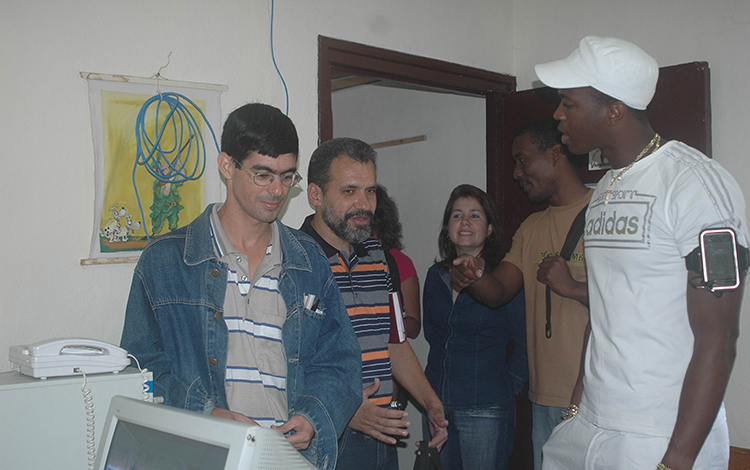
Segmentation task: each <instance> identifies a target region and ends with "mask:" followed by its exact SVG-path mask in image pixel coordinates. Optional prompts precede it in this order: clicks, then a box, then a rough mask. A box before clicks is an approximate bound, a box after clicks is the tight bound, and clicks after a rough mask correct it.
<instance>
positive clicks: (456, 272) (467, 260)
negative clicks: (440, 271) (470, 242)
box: [451, 254, 484, 291]
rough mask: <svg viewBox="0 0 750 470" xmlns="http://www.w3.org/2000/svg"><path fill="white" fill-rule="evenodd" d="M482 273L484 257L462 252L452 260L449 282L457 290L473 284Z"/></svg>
mask: <svg viewBox="0 0 750 470" xmlns="http://www.w3.org/2000/svg"><path fill="white" fill-rule="evenodd" d="M483 273H484V259H482V258H475V257H473V256H471V255H468V254H463V255H461V256H459V257H458V258H456V259H454V260H453V269H451V284H452V285H453V288H454V289H456V290H457V291H461V290H462V289H465V288H466V287H469V286H470V285H472V284H474V283H475V282H477V281H478V280H479V278H481V277H482V274H483Z"/></svg>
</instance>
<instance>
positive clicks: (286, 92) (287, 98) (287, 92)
mask: <svg viewBox="0 0 750 470" xmlns="http://www.w3.org/2000/svg"><path fill="white" fill-rule="evenodd" d="M275 3H276V2H275V1H274V0H271V60H273V66H274V67H276V73H278V74H279V78H280V79H281V83H282V84H283V85H284V96H285V98H286V112H285V113H284V114H286V115H287V116H289V89H288V88H287V87H286V81H285V80H284V76H283V75H281V71H280V70H279V66H278V65H276V55H275V54H274V52H273V10H274V4H275Z"/></svg>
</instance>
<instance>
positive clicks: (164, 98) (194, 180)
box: [81, 72, 227, 264]
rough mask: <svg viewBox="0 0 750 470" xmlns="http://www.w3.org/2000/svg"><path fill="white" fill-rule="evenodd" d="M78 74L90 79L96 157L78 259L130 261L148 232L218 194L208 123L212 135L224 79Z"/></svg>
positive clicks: (184, 220)
mask: <svg viewBox="0 0 750 470" xmlns="http://www.w3.org/2000/svg"><path fill="white" fill-rule="evenodd" d="M81 76H82V77H83V78H86V79H87V80H88V85H89V104H90V107H91V124H92V134H93V140H94V153H95V158H96V160H95V162H96V164H95V170H96V197H95V205H94V230H93V234H92V238H91V250H90V260H82V261H81V263H82V264H103V263H109V262H122V261H133V260H134V257H137V256H138V255H139V254H140V252H141V250H143V248H145V247H146V245H147V244H148V240H149V238H152V237H154V236H158V235H162V234H164V233H167V232H169V231H171V230H174V229H176V228H178V227H183V226H185V225H187V224H189V223H190V222H191V221H192V220H193V219H195V217H197V216H198V215H199V214H200V213H201V212H202V211H203V209H204V208H205V206H206V204H207V202H213V201H218V200H220V198H221V193H222V185H221V182H220V179H219V178H218V167H217V163H216V157H217V155H218V150H217V148H216V147H217V145H216V144H215V142H214V135H213V134H212V132H211V130H210V129H209V126H208V124H210V126H211V127H212V128H213V130H214V133H215V135H216V140H217V141H218V139H219V137H220V134H221V101H220V93H221V91H224V90H226V89H227V87H226V86H222V85H209V84H199V83H188V82H175V81H172V80H164V79H160V80H158V81H157V80H156V79H144V78H136V77H124V76H117V75H115V76H112V75H103V74H92V73H86V72H81ZM176 94H179V95H176ZM185 98H187V99H185ZM170 100H171V101H170ZM144 103H148V105H147V106H146V107H145V108H144ZM175 103H177V105H175ZM196 107H197V108H200V111H199V110H198V109H196ZM206 121H208V122H206ZM118 259H119V260H118ZM96 260H101V261H99V262H97V261H96Z"/></svg>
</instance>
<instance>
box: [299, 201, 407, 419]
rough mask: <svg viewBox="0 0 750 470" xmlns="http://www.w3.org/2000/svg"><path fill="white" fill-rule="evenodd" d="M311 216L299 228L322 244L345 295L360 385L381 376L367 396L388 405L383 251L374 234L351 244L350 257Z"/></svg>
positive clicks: (389, 383) (390, 388) (386, 277)
mask: <svg viewBox="0 0 750 470" xmlns="http://www.w3.org/2000/svg"><path fill="white" fill-rule="evenodd" d="M312 219H313V216H312V215H311V216H309V217H308V218H307V219H305V223H304V224H303V225H302V227H301V228H300V230H302V231H303V232H305V233H307V234H309V235H310V236H312V237H313V238H314V239H315V241H317V242H318V243H319V244H320V246H321V247H322V248H323V251H324V252H325V255H326V257H328V262H329V263H330V265H331V271H333V276H334V278H335V279H336V283H337V284H338V286H339V290H340V291H341V297H342V298H343V299H344V303H345V304H346V309H347V312H348V314H349V319H350V320H351V322H352V326H353V327H354V333H355V334H356V335H357V339H358V340H359V346H360V347H361V348H362V383H363V387H364V386H367V385H370V384H372V382H373V381H374V380H375V379H376V378H378V379H380V388H379V389H378V391H377V392H376V393H375V394H374V395H372V396H371V397H370V401H371V402H372V403H373V404H375V405H378V406H388V405H390V403H391V397H392V395H393V378H392V375H391V360H390V356H389V354H388V342H389V338H390V330H391V315H392V312H391V307H390V302H389V298H388V293H389V292H391V291H392V290H393V288H392V285H391V278H390V275H389V274H388V265H387V264H386V261H385V253H384V252H383V248H382V247H381V246H380V242H378V241H377V240H375V239H374V238H370V239H368V240H366V241H365V242H364V243H362V244H357V245H352V248H353V249H352V250H351V253H350V255H349V259H345V256H344V254H343V253H341V252H339V251H338V250H337V249H336V248H334V247H332V246H331V245H330V244H329V243H328V242H326V241H325V240H323V238H322V237H321V236H320V235H319V234H318V233H317V232H316V231H315V229H314V228H313V227H312V224H311V222H312Z"/></svg>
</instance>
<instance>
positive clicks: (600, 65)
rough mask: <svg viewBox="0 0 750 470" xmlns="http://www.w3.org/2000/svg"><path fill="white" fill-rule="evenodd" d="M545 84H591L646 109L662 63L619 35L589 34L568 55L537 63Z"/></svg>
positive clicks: (538, 71) (625, 101)
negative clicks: (599, 35)
mask: <svg viewBox="0 0 750 470" xmlns="http://www.w3.org/2000/svg"><path fill="white" fill-rule="evenodd" d="M534 71H535V72H536V75H537V76H538V77H539V80H541V81H542V83H544V84H545V85H547V86H549V87H552V88H557V89H565V88H581V87H587V86H590V87H592V88H595V89H597V90H599V91H601V92H602V93H604V94H605V95H609V96H611V97H613V98H615V99H618V100H620V101H622V102H623V103H625V104H626V105H628V106H630V107H631V108H634V109H646V107H647V106H648V104H649V103H650V102H651V98H653V97H654V92H655V91H656V82H657V81H658V80H659V65H658V64H657V63H656V60H655V59H654V58H653V57H651V56H650V55H648V54H646V53H645V52H643V49H641V48H640V47H638V46H636V45H635V44H633V43H630V42H628V41H623V40H622V39H617V38H600V37H597V36H587V37H585V38H583V39H581V42H580V43H579V45H578V49H576V50H575V51H573V53H572V54H570V55H569V56H568V57H566V58H565V59H562V60H556V61H554V62H547V63H546V64H538V65H536V66H534Z"/></svg>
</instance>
